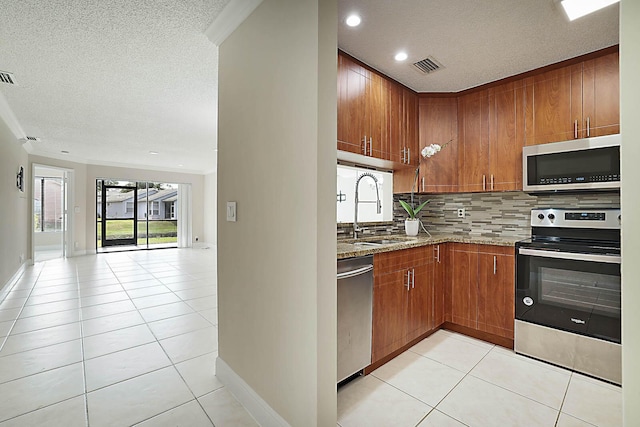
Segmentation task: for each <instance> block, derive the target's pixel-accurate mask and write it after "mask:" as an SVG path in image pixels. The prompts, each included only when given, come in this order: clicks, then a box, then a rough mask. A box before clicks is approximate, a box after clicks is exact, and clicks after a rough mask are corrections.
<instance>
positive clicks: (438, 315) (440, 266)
mask: <svg viewBox="0 0 640 427" xmlns="http://www.w3.org/2000/svg"><path fill="white" fill-rule="evenodd" d="M433 252H434V254H433V255H434V264H433V326H432V327H433V328H437V327H439V326H440V325H442V324H443V323H444V322H445V321H449V322H450V321H451V302H450V301H451V300H450V298H447V297H448V296H450V295H449V293H450V280H449V274H448V272H449V265H448V263H447V260H449V259H450V257H449V244H447V243H441V244H439V245H435V246H434V247H433ZM445 301H449V307H448V309H447V304H446V302H445ZM447 311H448V313H449V318H447Z"/></svg>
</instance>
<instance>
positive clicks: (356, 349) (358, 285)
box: [337, 256, 373, 382]
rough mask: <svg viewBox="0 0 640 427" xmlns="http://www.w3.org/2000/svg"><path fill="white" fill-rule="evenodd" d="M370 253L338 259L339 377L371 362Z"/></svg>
mask: <svg viewBox="0 0 640 427" xmlns="http://www.w3.org/2000/svg"><path fill="white" fill-rule="evenodd" d="M372 304H373V256H365V257H358V258H348V259H343V260H338V378H337V382H340V381H342V380H344V379H346V378H348V377H350V376H351V375H353V374H355V373H357V372H358V371H360V370H362V369H363V368H365V367H366V366H369V365H370V364H371V321H372V315H371V312H372Z"/></svg>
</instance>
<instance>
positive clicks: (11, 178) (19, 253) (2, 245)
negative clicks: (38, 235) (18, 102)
mask: <svg viewBox="0 0 640 427" xmlns="http://www.w3.org/2000/svg"><path fill="white" fill-rule="evenodd" d="M27 161H28V156H27V152H26V151H24V149H23V148H22V146H21V144H20V142H18V140H17V139H16V138H15V136H14V135H13V133H12V132H11V131H10V130H9V128H8V127H7V125H6V124H5V122H4V121H3V120H2V119H0V289H2V288H3V287H4V286H5V285H6V284H7V282H8V281H9V279H11V277H12V276H13V275H14V274H15V273H16V272H17V271H18V269H19V268H20V266H21V265H22V263H23V260H26V259H28V258H30V256H29V252H28V249H27V234H28V229H29V204H28V194H29V189H30V187H31V185H30V182H29V181H30V179H29V176H30V172H29V165H28V163H27ZM20 166H22V167H23V168H24V175H25V176H24V178H25V179H24V183H25V191H24V193H21V192H20V191H18V189H17V187H16V174H17V173H18V168H19V167H20Z"/></svg>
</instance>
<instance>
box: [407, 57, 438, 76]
mask: <svg viewBox="0 0 640 427" xmlns="http://www.w3.org/2000/svg"><path fill="white" fill-rule="evenodd" d="M413 66H414V67H416V68H417V69H418V71H420V72H421V73H423V74H430V73H433V72H434V71H438V70H439V69H441V68H444V66H443V65H442V64H441V63H440V62H438V61H437V60H436V59H435V58H434V57H433V56H427V57H426V58H425V59H423V60H422V61H418V62H415V63H414V64H413Z"/></svg>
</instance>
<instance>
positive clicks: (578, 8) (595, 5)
mask: <svg viewBox="0 0 640 427" xmlns="http://www.w3.org/2000/svg"><path fill="white" fill-rule="evenodd" d="M619 1H620V0H562V1H561V2H560V3H561V4H562V7H564V11H565V12H566V13H567V16H568V17H569V21H573V20H574V19H578V18H580V17H582V16H585V15H588V14H590V13H592V12H595V11H596V10H600V9H602V8H605V7H607V6H609V5H612V4H614V3H618V2H619Z"/></svg>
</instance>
